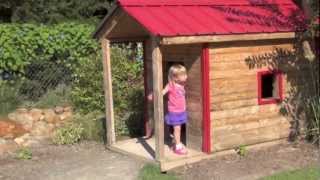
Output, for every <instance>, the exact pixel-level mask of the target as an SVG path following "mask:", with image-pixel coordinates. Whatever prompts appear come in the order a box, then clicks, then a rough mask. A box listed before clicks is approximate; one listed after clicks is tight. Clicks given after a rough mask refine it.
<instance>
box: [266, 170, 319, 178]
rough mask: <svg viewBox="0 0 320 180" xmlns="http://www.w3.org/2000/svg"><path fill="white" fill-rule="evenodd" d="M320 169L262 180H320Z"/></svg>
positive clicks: (298, 171) (293, 172)
mask: <svg viewBox="0 0 320 180" xmlns="http://www.w3.org/2000/svg"><path fill="white" fill-rule="evenodd" d="M319 179H320V167H311V168H306V169H299V170H294V171H286V172H281V173H278V174H274V175H272V176H269V177H265V178H263V179H261V180H319Z"/></svg>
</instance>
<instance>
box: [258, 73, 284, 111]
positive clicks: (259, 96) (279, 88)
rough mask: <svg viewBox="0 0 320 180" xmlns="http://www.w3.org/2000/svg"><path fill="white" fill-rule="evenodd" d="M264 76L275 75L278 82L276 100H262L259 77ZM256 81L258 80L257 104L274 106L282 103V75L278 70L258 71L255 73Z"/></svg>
mask: <svg viewBox="0 0 320 180" xmlns="http://www.w3.org/2000/svg"><path fill="white" fill-rule="evenodd" d="M266 74H275V75H276V77H277V81H278V93H279V95H278V97H277V98H268V99H264V98H262V87H261V85H262V81H261V77H262V76H263V75H266ZM257 80H258V104H259V105H264V104H276V103H280V102H282V101H283V73H282V72H281V71H279V70H265V71H259V72H258V73H257Z"/></svg>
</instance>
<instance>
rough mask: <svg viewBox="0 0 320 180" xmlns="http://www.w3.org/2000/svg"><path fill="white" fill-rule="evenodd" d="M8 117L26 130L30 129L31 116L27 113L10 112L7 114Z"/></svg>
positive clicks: (31, 123)
mask: <svg viewBox="0 0 320 180" xmlns="http://www.w3.org/2000/svg"><path fill="white" fill-rule="evenodd" d="M9 118H10V120H12V121H14V122H17V123H19V124H21V125H22V126H23V128H24V129H26V130H27V131H30V130H31V129H32V125H33V118H32V116H31V115H29V114H28V113H17V112H16V113H11V114H9Z"/></svg>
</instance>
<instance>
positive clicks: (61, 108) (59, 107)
mask: <svg viewBox="0 0 320 180" xmlns="http://www.w3.org/2000/svg"><path fill="white" fill-rule="evenodd" d="M54 112H56V113H57V114H62V113H63V112H64V108H63V107H61V106H57V107H55V108H54Z"/></svg>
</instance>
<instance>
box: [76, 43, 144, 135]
mask: <svg viewBox="0 0 320 180" xmlns="http://www.w3.org/2000/svg"><path fill="white" fill-rule="evenodd" d="M111 51H112V52H111V59H112V61H111V64H112V68H111V71H112V85H113V98H114V110H115V121H116V122H115V124H116V134H117V135H136V134H137V133H141V132H142V128H143V122H142V118H143V116H142V112H143V101H144V98H143V76H142V73H143V62H142V61H141V60H140V61H139V60H135V61H133V60H131V59H130V58H132V51H131V50H130V49H129V48H125V47H124V48H120V47H117V46H113V47H112V48H111ZM138 59H139V58H138ZM104 101H105V99H104V90H103V69H102V61H101V57H100V56H96V57H92V58H91V59H82V60H81V63H79V66H78V67H77V68H76V69H75V81H74V84H73V88H72V102H73V103H74V105H75V106H76V107H77V109H78V110H79V111H80V112H81V113H82V114H87V113H89V112H92V111H96V110H99V111H101V112H104V111H105V105H104Z"/></svg>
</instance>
